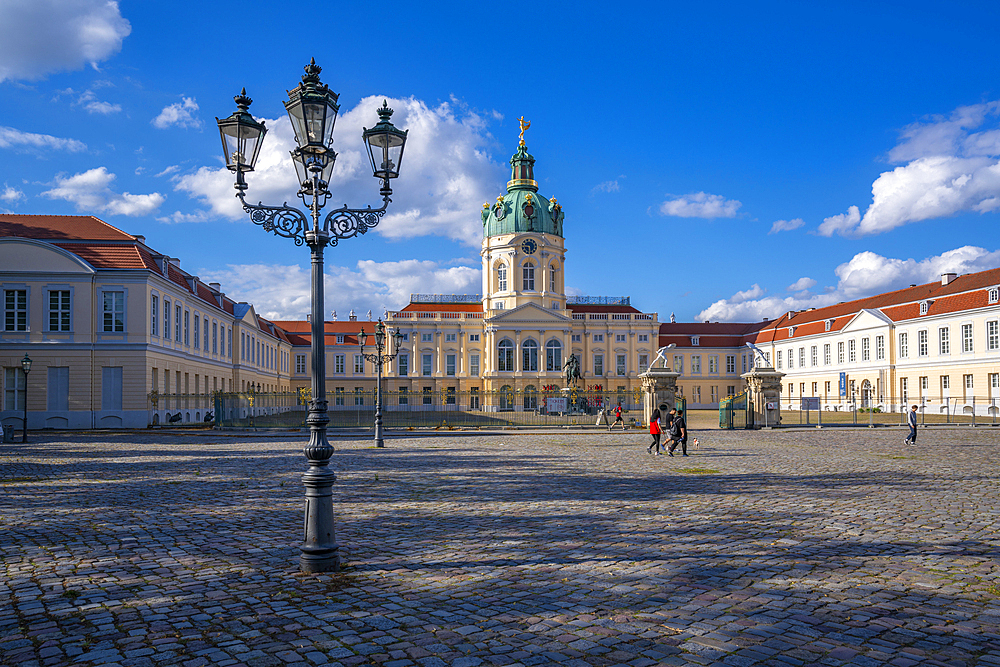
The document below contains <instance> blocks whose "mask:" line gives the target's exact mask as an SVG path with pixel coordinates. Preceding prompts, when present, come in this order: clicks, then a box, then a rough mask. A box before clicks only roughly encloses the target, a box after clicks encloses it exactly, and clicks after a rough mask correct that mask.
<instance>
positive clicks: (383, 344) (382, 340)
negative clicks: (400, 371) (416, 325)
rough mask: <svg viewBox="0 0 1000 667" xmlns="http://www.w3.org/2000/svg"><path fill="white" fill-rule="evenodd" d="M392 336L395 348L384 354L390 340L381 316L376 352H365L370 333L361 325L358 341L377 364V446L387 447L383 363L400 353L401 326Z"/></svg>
mask: <svg viewBox="0 0 1000 667" xmlns="http://www.w3.org/2000/svg"><path fill="white" fill-rule="evenodd" d="M390 336H391V337H392V344H393V346H392V349H394V350H395V352H393V353H392V354H384V352H385V351H386V350H387V349H388V348H389V345H388V341H387V340H386V336H385V324H383V323H382V318H379V320H378V324H376V325H375V353H374V354H367V353H366V352H365V344H366V343H367V342H368V334H366V333H365V329H364V327H361V333H359V334H358V342H359V343H360V344H361V354H362V356H364V358H365V359H367V360H368V361H370V362H372V363H373V364H375V368H376V372H377V374H378V385H376V387H375V446H376V447H385V440H384V439H383V438H382V364H384V363H385V362H387V361H392V360H393V359H395V358H396V357H397V356H398V355H399V344H400V343H401V342H402V340H403V334H402V333H400V331H399V327H397V328H396V331H395V333H392V334H390Z"/></svg>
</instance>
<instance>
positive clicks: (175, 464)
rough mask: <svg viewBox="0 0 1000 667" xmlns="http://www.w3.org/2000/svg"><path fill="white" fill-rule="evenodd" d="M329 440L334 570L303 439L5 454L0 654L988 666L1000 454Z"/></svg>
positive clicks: (438, 664) (618, 440) (252, 660)
mask: <svg viewBox="0 0 1000 667" xmlns="http://www.w3.org/2000/svg"><path fill="white" fill-rule="evenodd" d="M692 435H693V436H696V437H698V438H699V439H700V440H701V445H700V446H699V447H698V448H697V449H694V448H692V450H691V454H692V455H691V456H690V457H687V458H684V457H680V456H677V457H674V458H669V457H666V456H660V457H653V456H649V455H647V454H646V451H645V446H646V444H647V442H648V436H646V435H643V434H639V433H625V434H620V433H615V434H613V435H612V434H608V433H607V432H603V431H602V432H589V433H579V434H576V433H561V432H555V431H553V432H547V433H539V434H515V433H506V434H502V435H486V434H458V433H453V434H446V435H440V436H437V435H434V436H423V437H409V438H393V439H389V440H387V449H384V450H376V449H374V448H372V447H371V446H370V440H369V439H368V437H367V436H358V439H357V440H350V439H335V440H334V441H333V444H334V446H335V447H336V448H337V450H338V451H337V453H336V454H335V455H334V458H333V459H332V465H333V466H334V467H335V469H336V472H337V475H338V483H337V485H336V486H335V488H334V491H335V508H336V512H337V519H338V523H337V530H338V539H339V541H340V543H341V545H342V547H343V548H345V549H346V550H347V551H348V552H349V558H348V560H349V563H348V567H347V568H346V569H345V571H343V572H342V573H339V574H330V575H321V576H308V575H302V574H300V573H299V572H298V569H297V568H298V554H299V552H298V544H297V541H298V540H300V539H301V530H302V495H303V490H302V485H301V482H300V476H301V473H302V472H303V471H304V470H305V459H304V457H303V456H302V454H301V448H302V446H303V443H304V437H303V436H302V435H301V434H282V435H280V436H273V437H260V436H259V435H247V434H235V435H233V434H219V433H212V432H204V433H201V434H190V435H170V434H163V433H136V434H130V435H127V436H121V437H119V436H109V435H100V434H88V435H78V434H49V435H43V434H33V440H32V442H30V443H28V444H27V445H21V444H7V445H3V446H2V449H0V451H2V453H3V457H2V463H3V465H2V479H0V482H2V484H0V499H2V500H0V502H2V515H0V516H2V521H3V523H2V526H0V553H2V558H3V570H2V573H3V577H2V578H0V663H2V664H3V665H19V666H21V667H28V666H30V665H63V664H85V665H98V664H101V665H113V664H119V665H172V664H182V665H189V666H195V665H209V664H214V665H227V664H231V665H243V664H245V665H252V666H255V667H259V666H264V665H285V664H288V665H292V664H298V665H310V666H311V665H322V664H326V663H331V664H341V665H360V664H381V665H386V666H387V667H408V666H411V665H412V666H413V667H444V666H445V665H450V666H452V667H476V666H478V665H483V666H484V667H490V666H491V665H541V664H550V663H552V664H565V665H571V666H574V667H576V666H579V667H584V666H586V665H626V664H627V665H632V666H634V667H646V666H647V665H656V664H665V665H683V664H699V665H713V664H718V665H734V666H740V667H742V666H744V665H754V664H761V665H781V664H788V665H807V664H822V665H841V664H849V665H880V664H891V665H901V666H902V665H916V664H920V665H936V664H940V665H945V664H947V665H1000V630H998V625H1000V580H998V578H997V577H998V573H1000V567H998V556H1000V536H998V534H997V531H996V523H997V515H998V509H997V505H996V503H997V497H998V482H997V478H996V477H997V476H996V472H997V469H998V463H1000V455H998V454H1000V437H998V432H997V431H996V430H995V429H992V428H988V427H987V428H982V427H981V428H978V429H973V428H968V427H965V428H940V429H927V430H922V431H921V432H920V438H919V441H918V444H917V445H916V446H915V447H906V446H904V445H903V444H902V440H903V438H904V436H905V432H904V430H902V429H898V428H897V429H886V428H881V429H865V428H859V429H827V430H822V431H817V430H805V429H803V430H788V431H774V432H772V431H759V432H725V431H708V430H704V431H695V432H693V433H692Z"/></svg>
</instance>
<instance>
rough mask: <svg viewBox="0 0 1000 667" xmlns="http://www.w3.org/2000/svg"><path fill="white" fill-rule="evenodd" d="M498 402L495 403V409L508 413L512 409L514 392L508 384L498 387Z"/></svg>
mask: <svg viewBox="0 0 1000 667" xmlns="http://www.w3.org/2000/svg"><path fill="white" fill-rule="evenodd" d="M499 398H500V400H499V401H497V404H498V405H497V407H498V408H499V409H500V410H501V411H502V412H505V411H510V410H513V409H514V390H513V389H511V386H510V385H509V384H505V385H504V386H502V387H500V396H499Z"/></svg>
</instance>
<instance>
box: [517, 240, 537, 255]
mask: <svg viewBox="0 0 1000 667" xmlns="http://www.w3.org/2000/svg"><path fill="white" fill-rule="evenodd" d="M537 249H538V244H537V243H535V241H534V239H525V240H524V241H523V242H522V243H521V250H523V251H524V252H525V254H528V255H531V254H534V252H535V251H536V250H537Z"/></svg>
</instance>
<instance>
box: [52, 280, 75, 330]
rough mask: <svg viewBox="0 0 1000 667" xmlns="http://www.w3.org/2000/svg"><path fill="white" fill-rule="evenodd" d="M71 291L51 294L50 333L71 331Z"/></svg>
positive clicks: (57, 291)
mask: <svg viewBox="0 0 1000 667" xmlns="http://www.w3.org/2000/svg"><path fill="white" fill-rule="evenodd" d="M70 312H72V311H71V308H70V304H69V290H68V289H67V290H52V291H50V292H49V331H69V330H70V329H69V323H70V319H69V318H70Z"/></svg>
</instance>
